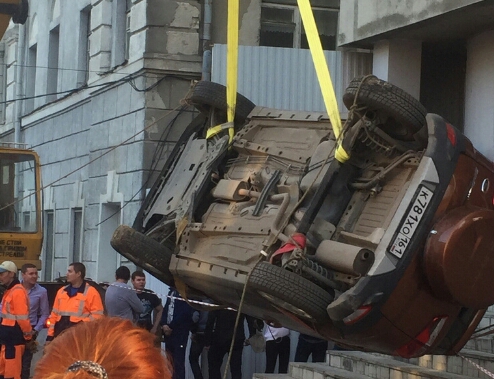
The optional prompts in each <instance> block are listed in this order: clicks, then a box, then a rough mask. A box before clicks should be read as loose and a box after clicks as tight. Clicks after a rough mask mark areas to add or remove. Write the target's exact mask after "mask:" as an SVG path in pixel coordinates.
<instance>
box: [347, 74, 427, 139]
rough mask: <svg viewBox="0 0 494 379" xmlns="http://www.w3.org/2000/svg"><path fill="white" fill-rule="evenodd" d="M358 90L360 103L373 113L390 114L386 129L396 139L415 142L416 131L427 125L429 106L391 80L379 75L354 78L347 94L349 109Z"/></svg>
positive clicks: (383, 126) (384, 128)
mask: <svg viewBox="0 0 494 379" xmlns="http://www.w3.org/2000/svg"><path fill="white" fill-rule="evenodd" d="M362 80H364V82H362ZM359 87H360V89H359ZM357 91H358V99H357V101H356V103H357V104H358V105H359V106H365V107H367V110H368V111H371V112H376V113H378V112H384V113H385V114H386V115H387V116H388V117H389V120H388V121H387V122H386V124H385V125H382V129H383V130H384V131H385V132H386V133H387V134H388V135H390V136H391V137H392V138H394V139H396V140H399V141H414V139H415V138H414V134H416V133H417V132H418V131H420V130H421V129H422V128H423V127H424V125H426V121H425V116H426V114H427V110H426V109H425V107H424V106H423V105H422V104H421V103H420V102H419V101H418V100H417V99H415V98H414V97H413V96H411V95H410V94H408V93H407V92H405V91H403V90H402V89H401V88H398V87H396V86H394V85H393V84H391V83H388V82H386V81H384V80H380V79H378V78H376V77H375V76H370V77H368V78H367V79H365V77H363V76H361V77H357V78H355V79H353V80H352V81H351V82H350V84H349V85H348V87H347V89H346V91H345V93H344V95H343V103H344V104H345V106H346V107H347V108H348V109H350V108H351V107H352V105H353V104H354V100H355V96H356V95H357Z"/></svg>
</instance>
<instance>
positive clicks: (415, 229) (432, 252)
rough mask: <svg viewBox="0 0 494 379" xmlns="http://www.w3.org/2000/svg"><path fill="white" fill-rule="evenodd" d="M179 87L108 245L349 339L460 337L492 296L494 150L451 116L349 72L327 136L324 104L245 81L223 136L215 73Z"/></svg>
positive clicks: (416, 351) (427, 347)
mask: <svg viewBox="0 0 494 379" xmlns="http://www.w3.org/2000/svg"><path fill="white" fill-rule="evenodd" d="M189 101H190V103H192V104H193V105H194V106H195V107H196V108H197V109H199V110H200V112H201V113H200V115H199V116H198V117H197V118H196V119H195V120H194V121H193V122H192V123H191V124H190V125H189V127H188V128H187V129H186V130H185V132H184V134H183V135H182V137H181V138H180V140H179V142H178V143H177V145H176V147H175V150H174V151H173V153H172V154H171V156H170V158H169V160H168V162H167V163H166V165H165V167H164V169H163V171H162V173H161V176H160V178H159V180H158V181H157V182H156V183H155V185H154V186H153V188H152V190H151V191H150V193H149V195H148V197H147V198H146V199H145V202H144V204H143V206H142V208H141V210H140V212H139V214H138V216H137V218H136V221H135V224H134V225H133V227H132V228H130V227H128V226H120V227H119V228H118V229H117V230H116V231H115V234H114V236H113V239H112V245H113V246H114V248H115V249H116V250H117V251H119V252H120V253H121V254H122V255H124V256H125V257H127V258H129V259H130V260H132V261H133V262H135V263H136V264H137V265H139V266H141V267H144V268H145V269H147V270H148V271H150V272H151V273H152V274H153V275H155V276H156V277H157V278H159V279H161V280H162V281H164V282H165V283H167V284H171V285H174V286H176V287H177V288H179V289H180V291H181V292H182V295H183V296H184V297H187V298H189V299H201V298H210V299H212V301H213V302H214V303H216V304H218V305H220V306H229V307H234V308H238V307H239V306H240V303H241V302H242V312H245V313H247V314H250V315H252V316H255V317H258V318H262V319H264V320H267V321H268V322H271V323H274V324H281V325H283V326H285V327H287V328H290V329H294V330H298V331H300V332H303V333H307V334H311V335H314V336H319V337H322V338H326V339H331V340H333V341H335V342H336V343H338V344H339V345H341V346H343V347H346V348H351V349H358V350H364V351H374V352H381V353H386V354H393V355H400V356H403V357H413V356H420V355H423V354H454V353H456V352H457V351H459V350H460V349H461V348H462V346H463V345H464V344H465V343H466V341H467V340H468V339H469V338H470V336H471V335H472V333H473V332H474V330H475V328H476V326H477V325H478V323H479V321H480V320H481V318H482V316H483V314H484V312H485V310H486V308H487V307H488V306H489V305H491V304H493V303H494V291H491V290H490V289H491V288H493V287H494V275H493V272H494V251H493V250H494V232H493V230H494V211H493V210H492V208H493V193H494V166H493V164H492V162H490V161H489V160H488V159H486V158H485V157H484V156H483V155H481V154H480V153H479V152H477V151H476V150H475V148H474V147H473V146H472V143H471V142H470V141H469V140H468V139H467V138H466V137H465V136H464V135H463V134H462V133H461V132H460V131H458V130H457V129H455V128H454V127H453V126H452V125H451V124H449V123H448V122H447V121H445V120H444V119H443V118H441V117H440V116H438V115H435V114H427V112H426V110H425V108H424V107H423V106H422V105H421V104H420V103H419V102H418V101H417V100H415V99H414V98H413V97H411V96H410V95H409V94H407V93H405V92H404V91H402V90H401V89H399V88H397V87H395V86H393V85H391V84H389V83H387V82H384V81H381V80H379V79H377V78H376V77H373V76H369V77H364V78H356V79H354V80H353V81H352V82H351V83H350V85H349V87H348V88H347V90H346V92H345V95H344V98H343V101H344V103H345V105H346V106H347V108H348V109H349V113H348V117H347V118H346V120H345V122H344V127H343V131H342V133H341V134H340V139H339V141H336V139H335V136H334V133H333V131H332V128H331V125H330V122H329V120H328V118H327V116H326V115H325V114H322V113H315V112H287V111H279V110H274V109H267V108H262V107H255V106H254V104H252V103H251V102H250V101H249V100H247V99H246V98H244V97H243V96H241V95H238V97H237V112H236V119H235V122H234V127H235V136H234V138H233V140H231V141H230V138H229V135H228V130H227V129H224V128H223V127H221V126H220V127H218V126H217V125H221V124H222V123H224V122H225V121H226V116H225V115H226V112H225V110H226V101H225V88H224V87H223V86H221V85H218V84H215V83H210V82H199V83H198V84H197V85H196V87H195V89H194V91H193V92H192V95H191V96H190V99H189ZM206 135H207V137H208V138H206ZM337 149H344V151H345V152H346V153H347V155H348V156H349V159H347V160H343V159H339V160H337V159H335V158H334V157H335V151H336V150H337ZM340 161H342V162H340ZM491 182H492V183H491Z"/></svg>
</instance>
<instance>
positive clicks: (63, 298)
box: [48, 283, 104, 337]
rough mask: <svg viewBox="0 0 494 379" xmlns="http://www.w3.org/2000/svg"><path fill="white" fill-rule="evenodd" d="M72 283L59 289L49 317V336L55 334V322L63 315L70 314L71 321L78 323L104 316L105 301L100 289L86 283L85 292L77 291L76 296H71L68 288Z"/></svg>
mask: <svg viewBox="0 0 494 379" xmlns="http://www.w3.org/2000/svg"><path fill="white" fill-rule="evenodd" d="M69 286H70V285H67V286H65V287H62V288H60V289H59V290H58V292H57V296H56V297H55V302H54V304H53V309H52V311H51V315H50V318H49V321H50V327H49V329H48V336H49V337H50V336H51V337H53V335H54V334H55V324H56V323H57V322H58V321H60V319H61V318H62V317H63V316H69V319H70V322H73V323H78V322H81V321H92V320H95V319H97V318H100V317H103V314H104V313H103V312H104V308H103V302H102V301H101V296H100V295H99V293H98V291H97V290H96V289H95V288H94V287H92V286H90V285H89V284H88V283H85V288H84V292H77V293H76V295H75V296H72V297H70V296H69V294H68V293H67V289H68V287H69Z"/></svg>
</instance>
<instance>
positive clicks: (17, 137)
mask: <svg viewBox="0 0 494 379" xmlns="http://www.w3.org/2000/svg"><path fill="white" fill-rule="evenodd" d="M25 37H26V25H25V24H24V25H19V34H18V37H17V54H16V64H17V65H16V67H15V71H14V83H15V98H14V100H15V101H14V112H13V115H14V142H15V143H21V115H22V103H21V100H19V99H21V98H22V97H23V85H24V82H23V80H22V77H23V72H22V71H23V67H24V43H25V41H24V40H25Z"/></svg>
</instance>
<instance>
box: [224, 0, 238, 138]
mask: <svg viewBox="0 0 494 379" xmlns="http://www.w3.org/2000/svg"><path fill="white" fill-rule="evenodd" d="M238 18H239V0H228V37H227V46H226V103H227V106H228V109H227V121H228V123H230V126H229V128H228V135H229V137H230V138H229V142H230V143H231V142H232V140H233V136H234V134H235V133H234V129H233V122H234V120H235V107H236V105H237V104H236V102H237V80H238V28H239V25H238Z"/></svg>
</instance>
